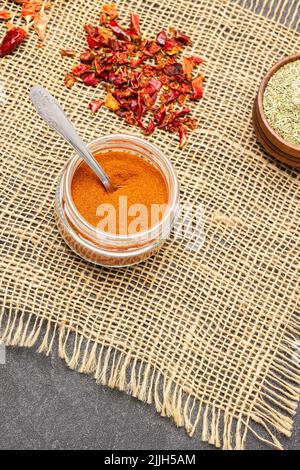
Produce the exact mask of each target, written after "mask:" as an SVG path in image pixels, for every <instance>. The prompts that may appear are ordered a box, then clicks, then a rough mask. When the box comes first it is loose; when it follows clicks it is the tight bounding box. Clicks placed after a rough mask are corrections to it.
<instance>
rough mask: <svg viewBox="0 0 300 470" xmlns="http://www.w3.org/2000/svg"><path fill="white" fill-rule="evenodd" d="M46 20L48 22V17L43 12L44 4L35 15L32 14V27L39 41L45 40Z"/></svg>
mask: <svg viewBox="0 0 300 470" xmlns="http://www.w3.org/2000/svg"><path fill="white" fill-rule="evenodd" d="M48 22H49V17H48V15H47V14H46V13H45V9H44V5H43V6H42V8H41V10H40V11H39V12H38V13H36V15H35V16H34V29H35V31H36V33H37V35H38V37H39V39H40V40H41V41H44V40H45V37H46V29H47V25H48Z"/></svg>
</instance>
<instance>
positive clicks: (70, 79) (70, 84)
mask: <svg viewBox="0 0 300 470" xmlns="http://www.w3.org/2000/svg"><path fill="white" fill-rule="evenodd" d="M76 82H77V79H76V78H75V77H74V75H72V74H70V73H68V74H67V75H66V76H65V85H66V87H67V88H72V87H73V85H74V84H75V83H76Z"/></svg>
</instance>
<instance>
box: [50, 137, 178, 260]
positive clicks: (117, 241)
mask: <svg viewBox="0 0 300 470" xmlns="http://www.w3.org/2000/svg"><path fill="white" fill-rule="evenodd" d="M88 148H89V150H90V151H91V152H92V153H94V154H96V153H97V154H98V153H100V152H103V153H108V152H110V151H114V152H115V151H120V152H127V153H132V154H135V155H138V156H140V157H142V158H145V159H146V160H147V161H148V162H150V163H151V164H153V165H155V167H156V168H157V169H158V170H159V171H160V173H161V175H162V176H163V178H164V180H165V183H166V186H167V190H168V202H167V205H166V209H165V212H164V214H163V216H162V219H161V220H160V222H159V223H158V224H156V225H155V226H153V227H150V229H149V230H147V231H144V232H137V233H134V234H132V235H115V234H112V233H109V232H104V231H101V230H99V229H97V228H96V227H93V226H92V225H90V224H89V223H88V222H87V221H86V220H85V219H84V218H83V217H82V216H81V214H80V213H79V212H78V210H77V208H76V207H75V205H74V202H73V200H72V197H71V183H72V178H73V175H74V173H75V171H76V169H77V168H78V166H79V165H80V164H81V163H82V159H81V157H79V156H78V155H74V156H73V157H72V158H71V159H70V160H69V162H68V163H67V164H66V166H65V167H64V169H63V171H62V173H61V176H60V179H59V183H58V186H57V192H56V205H55V212H56V218H57V224H58V228H59V230H60V233H61V235H62V236H63V238H64V240H65V241H66V243H67V244H68V245H69V246H70V248H71V249H72V250H73V251H74V252H75V253H77V254H78V255H79V256H81V257H82V258H84V259H85V260H87V261H90V262H92V263H95V264H99V265H102V266H111V267H118V266H130V265H132V264H135V263H138V262H140V261H143V260H145V259H146V258H148V257H149V256H152V255H153V254H154V253H155V252H156V251H157V250H159V249H160V248H161V246H162V244H163V243H164V241H165V240H166V238H168V237H169V235H170V232H171V230H172V227H173V225H174V222H175V220H176V217H177V214H178V210H179V188H178V181H177V177H176V173H175V170H174V168H173V166H172V165H171V163H170V162H169V160H168V159H167V158H166V157H165V156H164V154H163V153H162V152H161V151H160V150H159V149H158V148H157V147H156V146H154V145H152V144H150V143H149V142H147V141H145V140H143V139H140V138H138V137H135V136H130V135H122V134H115V135H109V136H105V137H100V138H98V139H95V140H94V141H92V142H91V143H90V144H88Z"/></svg>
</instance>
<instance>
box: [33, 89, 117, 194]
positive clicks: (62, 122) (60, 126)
mask: <svg viewBox="0 0 300 470" xmlns="http://www.w3.org/2000/svg"><path fill="white" fill-rule="evenodd" d="M29 96H30V99H31V101H32V103H33V105H34V107H35V109H36V110H37V112H38V114H39V115H40V116H41V117H42V118H43V119H44V121H46V123H47V124H48V125H49V126H50V127H52V129H54V130H55V131H56V132H57V133H58V134H60V135H61V136H62V137H63V138H64V139H65V141H66V142H68V143H69V144H70V145H71V146H72V147H73V148H74V150H75V151H76V153H78V155H80V156H81V157H82V158H83V159H84V161H85V162H86V163H87V164H88V165H89V166H90V168H91V169H92V170H93V171H94V173H95V174H96V175H97V176H98V178H99V179H100V180H101V182H102V184H103V185H104V187H105V189H106V190H107V191H108V192H113V191H114V187H113V185H112V183H111V181H110V180H109V178H108V176H107V174H106V173H105V171H104V170H103V169H102V168H101V166H100V165H99V163H98V162H97V160H96V159H95V158H94V157H93V155H92V154H91V152H90V151H89V150H88V148H87V146H86V145H85V144H84V142H83V141H82V140H81V138H80V136H79V135H78V133H77V131H76V129H75V127H74V126H73V124H71V122H70V121H69V119H68V118H67V116H66V114H65V113H64V111H63V110H62V108H61V107H60V105H59V104H58V102H57V101H56V99H55V98H54V96H52V95H51V94H50V93H49V92H48V91H47V90H45V88H43V87H41V86H40V85H35V86H33V87H32V88H31V90H30V93H29Z"/></svg>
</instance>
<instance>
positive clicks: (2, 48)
mask: <svg viewBox="0 0 300 470" xmlns="http://www.w3.org/2000/svg"><path fill="white" fill-rule="evenodd" d="M26 36H27V31H26V30H25V29H23V28H20V27H19V26H14V27H13V28H11V29H9V30H8V31H7V32H6V34H5V35H4V37H3V39H2V42H1V44H0V57H4V56H6V55H8V54H11V53H12V52H14V51H15V50H16V49H17V48H18V47H19V45H20V44H21V43H22V42H23V41H24V40H25V38H26Z"/></svg>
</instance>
